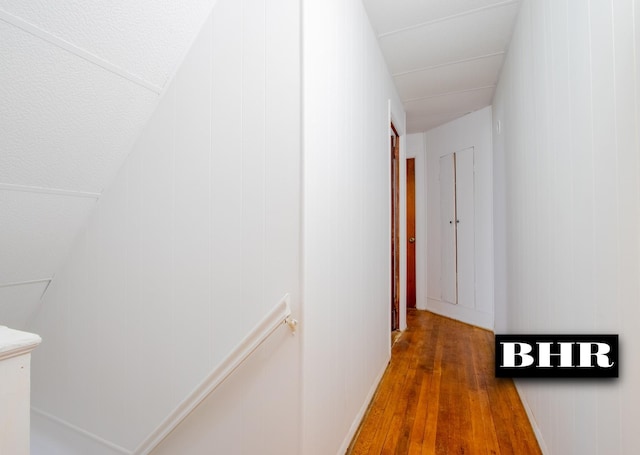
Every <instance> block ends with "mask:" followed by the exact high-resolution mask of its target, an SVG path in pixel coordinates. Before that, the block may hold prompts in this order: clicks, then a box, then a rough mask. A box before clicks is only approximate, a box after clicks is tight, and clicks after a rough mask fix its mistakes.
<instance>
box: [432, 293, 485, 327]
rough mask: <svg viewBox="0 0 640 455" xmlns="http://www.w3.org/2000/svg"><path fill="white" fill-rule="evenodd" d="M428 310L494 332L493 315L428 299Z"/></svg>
mask: <svg viewBox="0 0 640 455" xmlns="http://www.w3.org/2000/svg"><path fill="white" fill-rule="evenodd" d="M427 310H429V311H431V312H433V313H436V314H439V315H441V316H446V317H448V318H451V319H455V320H456V321H460V322H465V323H467V324H471V325H475V326H478V327H482V328H483V329H487V330H493V314H489V313H483V312H480V311H475V310H472V309H470V308H466V307H463V306H460V305H452V304H450V303H446V302H442V301H440V300H436V299H427Z"/></svg>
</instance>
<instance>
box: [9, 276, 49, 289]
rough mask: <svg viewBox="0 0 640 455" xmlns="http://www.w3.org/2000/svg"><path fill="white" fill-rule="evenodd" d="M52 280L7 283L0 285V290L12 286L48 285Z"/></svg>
mask: <svg viewBox="0 0 640 455" xmlns="http://www.w3.org/2000/svg"><path fill="white" fill-rule="evenodd" d="M52 279H53V278H42V279H39V280H25V281H13V282H9V283H0V288H8V287H12V286H24V285H27V284H39V283H49V282H51V280H52Z"/></svg>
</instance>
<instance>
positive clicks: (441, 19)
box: [378, 0, 519, 38]
mask: <svg viewBox="0 0 640 455" xmlns="http://www.w3.org/2000/svg"><path fill="white" fill-rule="evenodd" d="M518 1H519V0H506V1H503V2H498V3H492V4H490V5H485V6H481V7H480V8H475V9H469V10H467V11H462V12H460V13H456V14H451V15H450V16H444V17H439V18H437V19H432V20H430V21H426V22H421V23H419V24H414V25H410V26H408V27H402V28H398V29H395V30H391V31H389V32H384V33H380V34H379V35H378V38H384V37H385V36H390V35H395V34H397V33H402V32H406V31H408V30H414V29H416V28H420V27H425V26H427V25H432V24H437V23H438V22H446V21H449V20H451V19H457V18H459V17H464V16H468V15H470V14H475V13H480V12H482V11H487V10H491V9H495V8H501V7H503V6H509V5H512V4H514V3H518Z"/></svg>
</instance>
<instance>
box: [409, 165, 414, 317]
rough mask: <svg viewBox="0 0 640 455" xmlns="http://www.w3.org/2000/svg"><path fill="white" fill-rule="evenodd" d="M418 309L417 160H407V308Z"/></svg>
mask: <svg viewBox="0 0 640 455" xmlns="http://www.w3.org/2000/svg"><path fill="white" fill-rule="evenodd" d="M415 307H416V159H415V158H408V159H407V308H415Z"/></svg>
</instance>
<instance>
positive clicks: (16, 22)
mask: <svg viewBox="0 0 640 455" xmlns="http://www.w3.org/2000/svg"><path fill="white" fill-rule="evenodd" d="M0 20H2V21H4V22H6V23H7V24H10V25H13V26H14V27H16V28H19V29H20V30H22V31H24V32H27V33H29V34H30V35H32V36H35V37H37V38H40V39H41V40H43V41H46V42H48V43H50V44H53V45H54V46H57V47H59V48H60V49H64V50H65V51H67V52H69V53H71V54H73V55H75V56H76V57H80V58H81V59H83V60H86V61H87V62H89V63H93V64H94V65H96V66H99V67H101V68H102V69H104V70H107V71H109V72H110V73H113V74H115V75H117V76H120V77H122V78H123V79H126V80H128V81H129V82H132V83H134V84H136V85H138V86H140V87H142V88H145V89H147V90H149V91H151V92H153V93H155V94H156V95H159V94H160V93H161V92H162V87H158V86H157V85H155V84H154V83H152V82H149V81H147V80H145V79H142V78H141V77H138V76H136V75H135V74H132V73H130V72H129V71H127V70H125V69H124V68H120V67H119V66H117V65H114V64H113V63H111V62H108V61H107V60H105V59H103V58H102V57H99V56H97V55H95V54H92V53H91V52H89V51H87V50H85V49H82V48H81V47H78V46H76V45H75V44H73V43H70V42H69V41H66V40H64V39H62V38H60V37H57V36H55V35H53V34H52V33H50V32H47V31H46V30H43V29H41V28H40V27H37V26H36V25H34V24H31V23H30V22H27V21H25V20H24V19H22V18H20V17H17V16H14V15H13V14H11V13H9V12H8V11H5V10H3V9H1V8H0Z"/></svg>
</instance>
